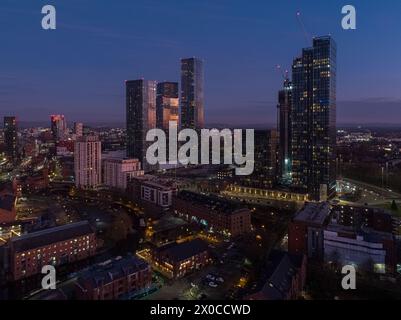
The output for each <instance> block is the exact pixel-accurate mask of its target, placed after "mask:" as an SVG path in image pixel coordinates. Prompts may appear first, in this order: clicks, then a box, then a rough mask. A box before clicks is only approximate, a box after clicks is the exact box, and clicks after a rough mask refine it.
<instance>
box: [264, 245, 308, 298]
mask: <svg viewBox="0 0 401 320" xmlns="http://www.w3.org/2000/svg"><path fill="white" fill-rule="evenodd" d="M302 261H303V256H302V255H295V254H290V253H288V252H283V251H278V250H272V252H271V253H270V255H269V258H268V260H267V262H266V266H265V269H264V270H263V275H262V277H261V279H260V282H259V286H258V287H257V289H256V290H259V291H261V292H262V293H263V295H264V296H265V297H266V299H268V300H282V299H285V298H286V295H287V292H288V291H289V290H290V289H291V286H292V278H293V277H294V275H295V274H296V273H297V272H298V270H299V269H300V268H301V266H302Z"/></svg>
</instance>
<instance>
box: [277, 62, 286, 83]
mask: <svg viewBox="0 0 401 320" xmlns="http://www.w3.org/2000/svg"><path fill="white" fill-rule="evenodd" d="M276 69H277V71H278V72H280V74H281V76H282V77H283V80H284V81H285V80H288V70H283V69H282V68H281V65H279V64H278V65H276Z"/></svg>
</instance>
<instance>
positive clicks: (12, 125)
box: [4, 117, 18, 161]
mask: <svg viewBox="0 0 401 320" xmlns="http://www.w3.org/2000/svg"><path fill="white" fill-rule="evenodd" d="M17 130H18V129H17V118H16V117H4V142H5V145H6V155H7V157H8V158H9V159H10V160H12V161H15V160H17V157H18V133H17Z"/></svg>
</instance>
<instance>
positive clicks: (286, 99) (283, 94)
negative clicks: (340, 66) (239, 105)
mask: <svg viewBox="0 0 401 320" xmlns="http://www.w3.org/2000/svg"><path fill="white" fill-rule="evenodd" d="M291 106H292V83H291V82H290V80H289V79H285V80H284V86H283V89H282V90H280V91H279V93H278V105H277V109H278V113H277V115H278V121H277V123H278V128H277V129H278V132H279V137H280V140H279V172H280V178H281V180H282V181H283V182H284V183H286V184H287V183H290V181H291Z"/></svg>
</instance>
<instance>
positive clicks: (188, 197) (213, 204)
mask: <svg viewBox="0 0 401 320" xmlns="http://www.w3.org/2000/svg"><path fill="white" fill-rule="evenodd" d="M177 198H178V199H181V200H185V201H188V202H189V203H191V204H194V205H201V206H203V207H206V208H207V209H209V210H213V211H216V212H218V213H223V214H232V213H234V212H236V211H238V210H241V209H245V210H248V209H247V208H246V207H244V206H242V205H239V204H237V203H234V202H232V201H228V200H226V199H223V198H219V197H216V196H213V195H203V194H199V193H195V192H191V191H186V190H184V191H181V192H180V193H179V194H178V195H177Z"/></svg>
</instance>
